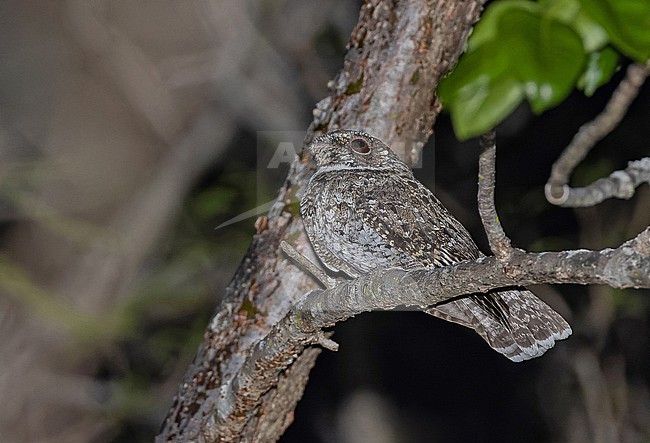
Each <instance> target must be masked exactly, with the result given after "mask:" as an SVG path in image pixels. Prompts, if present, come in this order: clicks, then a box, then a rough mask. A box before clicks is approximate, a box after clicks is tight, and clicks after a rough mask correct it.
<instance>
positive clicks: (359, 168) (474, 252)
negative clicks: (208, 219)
mask: <svg viewBox="0 0 650 443" xmlns="http://www.w3.org/2000/svg"><path fill="white" fill-rule="evenodd" d="M310 150H311V154H312V156H313V157H314V158H315V160H316V163H317V165H318V169H317V171H316V173H315V174H314V175H313V177H312V178H311V180H310V181H309V185H308V186H307V189H306V191H305V195H304V197H303V198H302V201H301V202H300V211H301V214H302V218H303V221H304V224H305V228H306V230H307V234H308V235H309V239H310V241H311V243H312V245H313V247H314V250H315V252H316V254H317V255H318V257H319V258H320V260H321V261H322V262H323V263H324V264H325V266H327V267H328V268H329V269H331V270H332V271H335V272H337V271H342V272H344V273H346V274H348V275H349V276H351V277H356V276H358V275H360V274H363V273H366V272H368V271H370V270H371V269H374V268H377V267H391V266H395V267H400V268H404V269H412V268H416V267H422V266H426V267H439V266H447V265H451V264H454V263H458V262H460V261H463V260H468V259H474V258H477V257H479V256H480V255H481V252H480V251H479V250H478V248H477V246H476V244H475V243H474V241H473V240H472V238H471V237H470V235H469V233H468V232H467V230H465V228H464V227H463V225H461V224H460V222H458V220H456V219H455V218H454V217H453V216H452V215H451V214H450V213H449V212H448V211H447V209H445V207H444V206H442V204H441V203H440V202H439V201H438V199H437V198H436V197H435V196H434V195H433V194H432V193H431V191H429V189H427V188H426V187H425V186H424V185H422V183H420V182H419V181H418V180H417V179H416V178H415V177H414V176H413V173H412V172H411V170H410V168H409V167H408V166H407V165H406V164H405V163H403V162H402V161H401V160H400V159H399V158H398V157H397V156H396V155H395V154H394V153H393V152H392V151H391V150H390V149H389V148H388V146H386V145H385V144H384V143H382V142H381V141H380V140H378V139H376V138H374V137H372V136H370V135H368V134H366V133H363V132H358V131H348V130H344V131H336V132H330V133H328V134H326V135H323V136H320V137H317V138H316V139H315V140H314V141H313V143H312V144H311V146H310ZM428 312H429V313H430V314H432V315H435V316H437V317H440V318H443V319H445V320H448V321H451V322H454V323H459V324H461V325H464V326H467V327H469V328H472V329H474V330H475V331H476V332H477V333H478V334H480V335H481V337H483V338H484V339H485V340H486V341H487V342H488V344H489V345H490V346H491V347H492V348H494V349H495V350H496V351H498V352H500V353H502V354H504V355H505V356H506V357H508V358H510V359H511V360H513V361H522V360H528V359H530V358H533V357H537V356H540V355H542V354H543V353H544V352H546V350H547V349H549V348H551V347H553V345H554V344H555V341H556V340H561V339H564V338H567V337H568V336H569V335H571V328H570V326H569V325H568V324H567V322H566V321H565V320H564V319H563V318H562V317H561V316H560V315H559V314H558V313H557V312H555V311H553V309H551V308H550V307H549V306H548V305H546V304H545V303H544V302H542V301H541V300H540V299H538V298H537V297H535V295H534V294H533V293H531V292H530V291H528V290H526V289H523V288H522V289H521V290H519V289H514V290H504V291H499V292H496V293H490V294H487V295H473V296H469V297H463V298H460V299H456V300H453V301H450V302H446V303H443V304H440V305H437V306H435V307H434V308H432V309H431V310H430V311H428Z"/></svg>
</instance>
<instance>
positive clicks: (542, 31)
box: [438, 1, 585, 139]
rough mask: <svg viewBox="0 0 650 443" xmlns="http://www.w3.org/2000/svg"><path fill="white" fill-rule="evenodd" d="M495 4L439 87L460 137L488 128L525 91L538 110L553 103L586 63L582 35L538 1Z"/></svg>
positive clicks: (568, 87)
mask: <svg viewBox="0 0 650 443" xmlns="http://www.w3.org/2000/svg"><path fill="white" fill-rule="evenodd" d="M497 6H499V8H498V9H496V12H492V13H491V14H488V13H486V15H485V16H484V18H483V19H482V20H481V22H479V24H478V25H477V27H476V33H475V34H474V35H473V36H472V38H471V39H470V45H469V47H470V51H469V52H468V53H467V54H465V55H463V57H462V58H461V60H460V62H459V64H458V66H456V69H455V70H454V72H453V73H452V74H451V75H450V76H448V77H447V78H445V79H443V81H442V82H441V83H440V86H439V88H438V94H439V96H440V98H441V100H442V103H443V104H444V105H445V106H446V107H447V108H448V109H449V111H450V113H451V118H452V122H453V124H454V130H455V131H456V135H457V136H458V137H459V138H461V139H464V138H469V137H472V136H475V135H479V134H481V133H483V132H485V131H487V130H489V129H490V128H492V127H493V126H495V125H496V124H498V123H499V122H500V121H502V120H503V119H504V118H505V117H507V115H508V114H509V113H510V112H512V110H514V109H515V108H516V107H517V105H518V104H519V103H520V102H521V100H523V98H524V97H525V98H527V99H528V101H529V102H530V104H531V107H532V109H533V110H534V111H535V112H542V111H544V110H546V109H549V108H550V107H552V106H555V105H556V104H558V103H559V102H560V101H562V100H563V99H564V98H565V97H566V96H567V95H568V94H569V92H570V91H571V90H572V88H573V86H574V85H575V82H576V80H577V78H578V75H579V74H580V73H581V71H582V68H583V65H584V60H585V55H584V47H583V44H582V39H581V38H580V36H579V35H578V34H577V33H576V32H575V31H574V30H573V29H572V28H570V27H569V26H567V25H566V24H564V23H562V22H561V21H559V20H557V19H556V18H554V17H553V16H549V15H544V14H543V10H542V9H541V8H540V7H539V5H538V4H536V3H532V2H522V1H507V2H499V3H495V4H493V7H497ZM488 12H489V11H488ZM475 38H477V39H478V43H477V41H476V40H475ZM472 42H473V43H472Z"/></svg>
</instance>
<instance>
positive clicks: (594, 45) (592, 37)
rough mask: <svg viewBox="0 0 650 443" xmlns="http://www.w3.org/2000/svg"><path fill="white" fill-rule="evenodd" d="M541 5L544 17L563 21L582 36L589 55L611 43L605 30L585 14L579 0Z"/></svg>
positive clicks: (547, 1) (546, 0)
mask: <svg viewBox="0 0 650 443" xmlns="http://www.w3.org/2000/svg"><path fill="white" fill-rule="evenodd" d="M539 5H540V7H541V8H542V10H543V14H544V16H546V17H550V18H555V19H557V20H559V21H561V22H562V23H564V24H565V25H567V26H570V27H571V28H573V29H574V30H575V31H576V32H577V33H578V34H579V35H580V37H581V38H582V44H583V46H584V49H585V52H586V53H587V54H588V53H591V52H593V51H596V50H598V49H601V48H603V47H604V46H605V45H606V44H607V42H608V41H609V39H608V36H607V32H606V31H605V29H603V27H602V26H600V25H599V24H598V23H597V22H595V21H594V20H592V19H591V18H590V17H589V16H588V15H587V14H585V12H584V10H583V9H582V6H581V4H580V1H579V0H541V1H540V2H539Z"/></svg>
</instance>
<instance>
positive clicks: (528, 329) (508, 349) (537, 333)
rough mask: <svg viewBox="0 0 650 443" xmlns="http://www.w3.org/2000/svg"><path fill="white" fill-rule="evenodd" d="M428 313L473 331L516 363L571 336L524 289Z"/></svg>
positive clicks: (547, 308)
mask: <svg viewBox="0 0 650 443" xmlns="http://www.w3.org/2000/svg"><path fill="white" fill-rule="evenodd" d="M427 313H429V314H431V315H434V316H436V317H439V318H442V319H443V320H447V321H450V322H453V323H458V324H461V325H463V326H466V327H468V328H471V329H474V330H475V331H476V332H477V333H478V334H479V335H480V336H481V337H483V339H484V340H485V341H486V342H487V343H488V344H489V345H490V347H492V348H493V349H494V350H495V351H497V352H499V353H501V354H503V355H505V356H506V357H508V358H509V359H510V360H512V361H515V362H519V361H524V360H530V359H531V358H535V357H539V356H541V355H542V354H544V353H545V352H546V351H547V350H549V349H550V348H552V347H553V346H554V345H555V342H556V341H557V340H563V339H565V338H567V337H569V336H570V335H571V333H572V331H571V326H569V324H568V323H567V322H566V320H564V318H562V316H561V315H560V314H558V313H557V312H555V311H554V310H553V309H552V308H551V307H550V306H548V305H547V304H546V303H544V302H543V301H541V300H540V299H539V298H537V297H536V296H535V295H534V294H533V293H532V292H530V291H528V290H526V289H510V290H503V291H498V292H491V293H489V294H482V295H472V296H469V297H463V298H459V299H455V300H452V301H450V302H446V303H443V304H440V305H437V306H435V307H434V308H431V309H430V310H428V311H427Z"/></svg>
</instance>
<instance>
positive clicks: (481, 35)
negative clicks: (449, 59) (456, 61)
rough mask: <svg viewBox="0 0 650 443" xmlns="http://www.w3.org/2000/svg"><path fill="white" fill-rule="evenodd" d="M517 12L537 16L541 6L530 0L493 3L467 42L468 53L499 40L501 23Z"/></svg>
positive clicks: (505, 0) (507, 0)
mask: <svg viewBox="0 0 650 443" xmlns="http://www.w3.org/2000/svg"><path fill="white" fill-rule="evenodd" d="M515 11H528V12H530V13H532V14H536V13H537V12H538V11H539V6H538V5H537V4H536V3H534V2H531V1H529V0H502V1H498V2H495V3H492V4H491V5H490V7H489V8H487V10H486V11H485V12H484V13H483V15H482V16H481V20H480V21H479V22H478V24H477V25H476V26H474V30H473V31H472V35H471V37H470V39H469V41H468V42H467V52H472V51H474V50H475V49H477V48H478V47H480V46H482V45H484V44H487V43H489V42H491V41H494V40H495V39H497V38H499V36H500V33H501V31H502V29H500V24H499V22H500V21H501V19H502V18H503V17H504V16H506V15H508V14H511V13H513V12H515Z"/></svg>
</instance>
